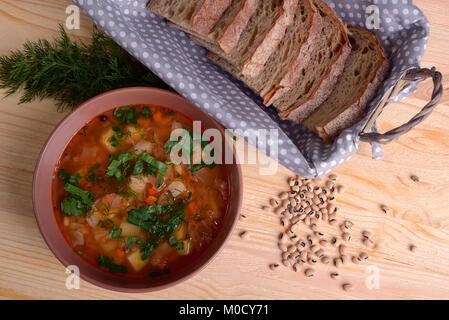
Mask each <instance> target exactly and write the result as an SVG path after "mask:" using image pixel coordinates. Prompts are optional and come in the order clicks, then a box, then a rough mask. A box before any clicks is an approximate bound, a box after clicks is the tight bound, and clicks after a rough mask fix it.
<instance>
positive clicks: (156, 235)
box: [127, 194, 191, 260]
mask: <svg viewBox="0 0 449 320" xmlns="http://www.w3.org/2000/svg"><path fill="white" fill-rule="evenodd" d="M190 197H191V194H190V195H189V198H187V200H185V201H184V202H182V203H180V200H178V201H176V202H175V203H169V204H167V205H166V206H161V205H159V204H154V205H151V206H141V207H140V208H139V209H132V210H130V211H129V212H128V220H127V221H128V222H129V223H131V224H134V225H136V226H139V227H141V228H142V229H144V230H145V231H147V232H148V233H149V234H150V236H151V238H150V239H148V240H146V241H145V242H144V243H143V244H142V245H141V247H140V252H141V254H142V260H145V259H147V258H148V257H149V256H150V255H151V252H152V251H153V249H155V248H157V246H158V245H159V243H161V242H162V241H164V240H165V239H166V238H167V237H168V236H169V235H170V234H172V233H173V232H174V231H175V230H176V228H178V226H179V225H180V224H181V223H182V222H183V221H184V216H185V214H184V209H185V207H186V206H187V204H188V202H189V201H190ZM165 213H169V215H168V216H167V218H166V219H165V220H164V219H162V216H163V215H164V214H165Z"/></svg>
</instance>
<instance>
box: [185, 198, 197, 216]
mask: <svg viewBox="0 0 449 320" xmlns="http://www.w3.org/2000/svg"><path fill="white" fill-rule="evenodd" d="M185 212H186V214H187V216H189V217H190V216H193V215H194V214H195V212H196V205H195V202H193V201H190V202H189V203H188V204H187V206H186V210H185Z"/></svg>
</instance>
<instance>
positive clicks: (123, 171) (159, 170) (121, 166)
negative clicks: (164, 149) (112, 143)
mask: <svg viewBox="0 0 449 320" xmlns="http://www.w3.org/2000/svg"><path fill="white" fill-rule="evenodd" d="M167 169H168V167H167V165H166V164H165V163H163V162H161V161H158V160H156V159H155V158H153V157H152V156H150V155H149V154H148V153H145V152H143V153H139V154H137V153H132V152H126V151H122V152H121V153H120V154H119V155H118V156H117V155H111V157H110V159H109V167H108V169H107V171H106V176H108V177H114V178H116V179H117V181H118V182H122V181H123V180H124V179H125V177H128V176H130V175H134V176H136V175H140V174H151V175H153V176H157V177H158V187H159V186H160V185H161V184H162V182H163V179H162V176H163V175H164V174H165V172H166V171H167Z"/></svg>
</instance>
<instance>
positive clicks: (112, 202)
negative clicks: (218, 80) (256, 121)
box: [53, 105, 230, 277]
mask: <svg viewBox="0 0 449 320" xmlns="http://www.w3.org/2000/svg"><path fill="white" fill-rule="evenodd" d="M179 128H183V129H187V130H188V132H189V133H190V134H189V135H188V136H189V139H192V134H191V129H192V120H190V119H188V118H187V117H186V116H184V115H182V114H180V113H178V112H175V111H172V110H170V109H167V108H163V107H159V106H155V105H132V106H124V107H120V108H115V109H113V110H110V111H108V112H105V113H103V114H101V115H99V116H97V117H96V118H95V119H93V120H92V121H91V122H89V123H88V124H87V125H85V126H84V127H83V128H82V129H81V130H80V131H79V132H78V133H77V134H76V135H75V136H74V137H73V138H72V140H71V141H70V143H69V144H68V146H67V148H66V149H65V151H64V153H63V155H62V157H61V159H60V162H59V163H58V165H57V168H56V170H55V177H54V181H53V206H54V211H55V215H56V218H57V220H58V222H59V224H60V227H61V230H62V232H63V234H64V236H65V238H66V240H67V241H68V243H69V244H70V246H71V247H72V248H73V250H74V251H75V252H76V253H77V254H79V255H80V256H82V257H83V258H84V259H86V260H87V261H89V262H90V263H92V264H95V265H96V266H98V267H99V268H101V269H103V270H105V271H108V272H113V273H116V274H125V275H128V276H133V277H148V276H158V275H162V274H165V273H167V272H172V271H175V270H177V269H179V268H182V267H183V266H185V265H187V264H188V263H190V262H191V261H193V260H194V259H195V258H196V257H198V255H200V254H201V253H202V252H204V250H205V249H206V248H207V247H208V245H209V244H210V243H211V242H212V241H213V240H214V238H215V236H216V234H217V232H218V230H219V227H220V226H221V222H222V220H223V218H224V216H225V214H226V211H227V207H228V202H229V196H230V195H229V180H228V179H229V176H228V172H227V168H226V165H219V164H217V165H215V164H205V163H200V164H174V163H172V162H171V161H170V154H169V153H170V151H171V149H172V148H173V147H174V146H175V145H176V144H177V143H183V142H182V141H181V139H180V140H179V141H169V140H170V135H171V132H172V130H174V129H179ZM188 142H189V143H191V141H190V140H189V141H188ZM184 143H185V142H184Z"/></svg>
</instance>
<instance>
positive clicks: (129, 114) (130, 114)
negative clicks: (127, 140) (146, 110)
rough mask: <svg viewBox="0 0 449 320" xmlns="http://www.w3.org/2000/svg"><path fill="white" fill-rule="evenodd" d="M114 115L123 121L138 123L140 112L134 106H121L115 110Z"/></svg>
mask: <svg viewBox="0 0 449 320" xmlns="http://www.w3.org/2000/svg"><path fill="white" fill-rule="evenodd" d="M114 116H115V117H116V118H117V119H118V120H120V121H121V122H122V123H126V124H137V119H138V118H139V113H138V112H137V111H136V108H134V107H121V108H116V109H115V110H114Z"/></svg>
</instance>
